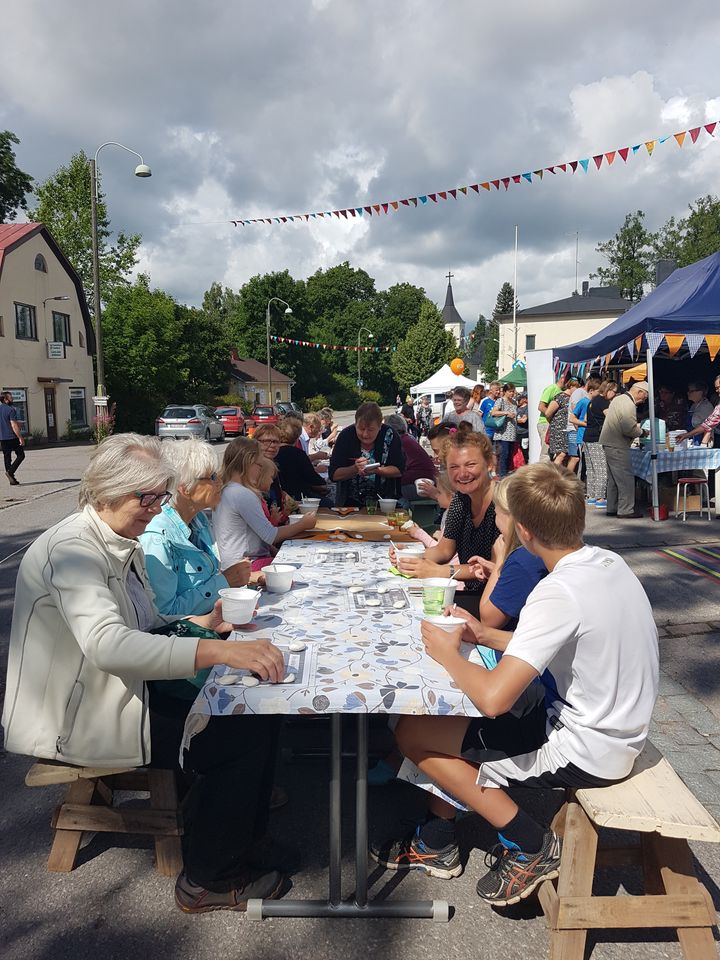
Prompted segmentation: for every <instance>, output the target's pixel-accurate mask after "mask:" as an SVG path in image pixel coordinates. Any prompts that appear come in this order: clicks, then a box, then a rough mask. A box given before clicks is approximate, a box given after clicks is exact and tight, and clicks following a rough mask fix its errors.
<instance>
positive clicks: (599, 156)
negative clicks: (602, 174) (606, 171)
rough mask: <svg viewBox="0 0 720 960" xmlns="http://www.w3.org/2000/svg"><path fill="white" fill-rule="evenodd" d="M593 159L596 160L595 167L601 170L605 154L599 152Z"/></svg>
mask: <svg viewBox="0 0 720 960" xmlns="http://www.w3.org/2000/svg"><path fill="white" fill-rule="evenodd" d="M593 160H594V161H595V169H596V170H599V169H600V167H601V166H602V162H603V155H602V154H601V153H598V154H596V155H595V156H594V157H593Z"/></svg>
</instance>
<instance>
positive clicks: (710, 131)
mask: <svg viewBox="0 0 720 960" xmlns="http://www.w3.org/2000/svg"><path fill="white" fill-rule="evenodd" d="M716 126H717V120H716V121H715V123H706V124H705V129H706V130H707V132H708V134H709V135H710V136H711V137H712V136H713V134H714V133H715V127H716Z"/></svg>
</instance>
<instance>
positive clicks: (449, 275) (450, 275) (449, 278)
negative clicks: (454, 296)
mask: <svg viewBox="0 0 720 960" xmlns="http://www.w3.org/2000/svg"><path fill="white" fill-rule="evenodd" d="M454 276H455V274H454V273H450V271H449V270H448V273H447V281H448V283H450V281H451V280H452V278H453V277H454Z"/></svg>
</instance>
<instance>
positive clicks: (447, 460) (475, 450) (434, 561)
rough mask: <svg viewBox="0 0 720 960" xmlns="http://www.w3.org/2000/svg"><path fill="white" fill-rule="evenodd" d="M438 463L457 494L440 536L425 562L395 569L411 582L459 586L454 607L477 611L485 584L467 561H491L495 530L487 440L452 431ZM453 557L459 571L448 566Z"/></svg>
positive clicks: (406, 563) (419, 560) (490, 453)
mask: <svg viewBox="0 0 720 960" xmlns="http://www.w3.org/2000/svg"><path fill="white" fill-rule="evenodd" d="M442 459H443V462H444V464H445V469H446V470H447V476H448V480H449V481H450V484H451V486H452V487H453V489H454V490H456V491H457V492H456V493H455V496H454V497H453V499H452V501H451V503H450V506H449V507H448V511H447V514H446V516H445V529H444V532H443V536H442V538H441V540H440V542H439V543H438V545H437V546H436V547H430V549H428V550H426V551H425V555H424V557H420V558H418V557H407V558H403V559H402V560H399V561H398V562H400V563H401V567H400V569H401V570H402V572H403V573H405V574H412V575H413V576H415V577H421V578H423V579H425V578H426V577H450V576H453V575H454V576H455V579H456V580H461V581H463V582H464V585H465V590H464V591H462V592H461V593H460V592H459V593H456V594H455V601H456V603H458V605H461V606H463V607H465V608H466V609H469V610H470V611H471V612H472V611H473V610H475V611H477V608H478V604H479V601H480V594H481V593H482V591H483V588H484V585H485V582H484V581H482V580H476V579H475V578H474V577H473V574H472V571H471V569H470V566H469V564H468V561H469V560H470V559H471V558H480V559H483V560H492V561H496V560H497V557H496V556H495V548H494V545H495V541H496V540H497V538H498V537H499V536H500V531H499V530H498V528H497V527H496V526H495V507H494V505H493V502H492V499H493V498H492V480H491V477H490V471H491V469H492V467H493V464H494V460H495V458H494V456H493V449H492V444H491V442H490V440H489V439H488V438H487V437H486V436H485V435H484V434H480V433H471V432H467V431H457V432H456V433H454V434H452V435H451V436H450V437H449V438H448V439H447V440H446V441H445V446H444V448H443V452H442ZM456 553H457V555H458V559H459V560H460V566H459V567H457V568H455V567H454V566H453V565H452V564H451V563H450V562H449V561H450V560H451V559H452V557H454V556H455V554H456Z"/></svg>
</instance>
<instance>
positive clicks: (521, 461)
mask: <svg viewBox="0 0 720 960" xmlns="http://www.w3.org/2000/svg"><path fill="white" fill-rule="evenodd" d="M524 466H525V457H524V456H523V452H522V447H521V446H520V444H518V445H517V447H516V448H515V450H514V451H513V455H512V468H513V470H518V469H519V468H520V467H524Z"/></svg>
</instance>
